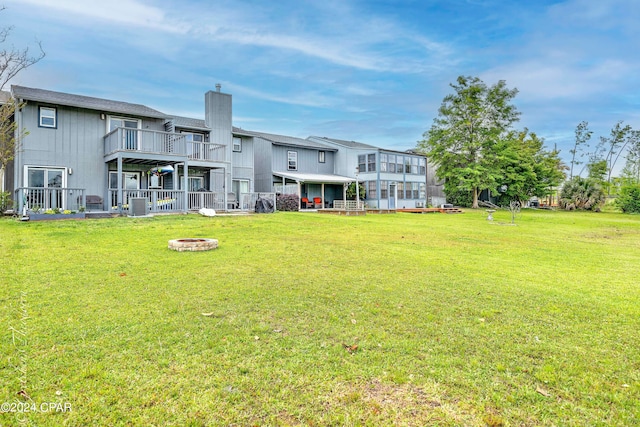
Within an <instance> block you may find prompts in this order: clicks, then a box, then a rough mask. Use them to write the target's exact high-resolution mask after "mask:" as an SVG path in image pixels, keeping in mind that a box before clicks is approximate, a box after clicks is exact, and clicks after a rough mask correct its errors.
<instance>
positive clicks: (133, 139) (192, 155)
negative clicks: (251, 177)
mask: <svg viewBox="0 0 640 427" xmlns="http://www.w3.org/2000/svg"><path fill="white" fill-rule="evenodd" d="M104 149H105V154H111V153H115V152H118V151H125V152H130V153H136V152H138V153H154V154H159V155H164V156H177V157H186V158H188V159H191V160H198V161H211V162H220V161H224V160H225V155H226V147H225V146H224V145H222V144H213V143H210V142H196V141H187V138H186V135H184V134H180V133H171V132H161V131H156V130H149V129H130V128H117V129H114V130H112V131H111V132H109V133H108V134H107V135H105V137H104Z"/></svg>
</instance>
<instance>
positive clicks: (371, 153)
mask: <svg viewBox="0 0 640 427" xmlns="http://www.w3.org/2000/svg"><path fill="white" fill-rule="evenodd" d="M308 139H309V140H310V141H313V142H315V143H319V144H324V145H327V146H330V147H335V148H336V149H338V151H339V152H340V155H339V156H338V159H337V161H336V173H337V174H344V175H351V176H352V175H355V174H356V173H357V179H358V181H359V182H363V183H364V188H365V190H366V198H365V200H366V204H367V206H369V207H371V208H378V209H398V208H423V207H425V206H426V205H427V204H440V203H444V194H443V193H442V189H441V188H442V187H441V186H437V185H436V184H435V174H434V169H433V168H427V163H428V162H427V158H426V156H424V155H423V154H419V153H416V152H412V151H406V152H403V151H394V150H387V149H384V148H378V147H375V146H373V145H369V144H364V143H361V142H356V141H344V140H340V139H333V138H326V137H319V136H311V137H309V138H308ZM428 181H429V182H430V183H431V185H430V186H429V187H427V183H428ZM427 188H429V190H430V192H429V194H427Z"/></svg>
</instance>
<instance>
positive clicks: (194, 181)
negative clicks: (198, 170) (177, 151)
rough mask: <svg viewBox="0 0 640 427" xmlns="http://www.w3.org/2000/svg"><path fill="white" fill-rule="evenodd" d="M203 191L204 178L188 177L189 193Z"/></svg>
mask: <svg viewBox="0 0 640 427" xmlns="http://www.w3.org/2000/svg"><path fill="white" fill-rule="evenodd" d="M201 188H202V189H204V178H203V177H201V176H195V177H189V191H199V190H200V189H201Z"/></svg>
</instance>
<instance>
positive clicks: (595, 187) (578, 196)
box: [558, 176, 606, 212]
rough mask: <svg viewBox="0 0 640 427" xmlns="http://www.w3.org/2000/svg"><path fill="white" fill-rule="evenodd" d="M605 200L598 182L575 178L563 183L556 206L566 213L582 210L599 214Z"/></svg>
mask: <svg viewBox="0 0 640 427" xmlns="http://www.w3.org/2000/svg"><path fill="white" fill-rule="evenodd" d="M605 200H606V196H605V194H604V190H603V188H602V185H601V183H600V182H599V181H597V180H594V179H591V178H587V179H585V178H581V177H579V176H577V177H575V178H573V179H572V180H571V181H567V182H565V184H564V186H563V187H562V190H561V191H560V197H559V200H558V204H559V205H560V207H561V208H562V209H566V210H568V211H571V210H575V209H584V210H591V211H596V212H600V208H601V207H602V205H604V202H605Z"/></svg>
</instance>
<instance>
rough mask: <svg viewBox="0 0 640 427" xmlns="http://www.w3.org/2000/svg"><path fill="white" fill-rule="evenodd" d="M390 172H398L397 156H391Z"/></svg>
mask: <svg viewBox="0 0 640 427" xmlns="http://www.w3.org/2000/svg"><path fill="white" fill-rule="evenodd" d="M389 172H391V173H395V172H396V155H395V154H389Z"/></svg>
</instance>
